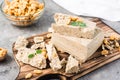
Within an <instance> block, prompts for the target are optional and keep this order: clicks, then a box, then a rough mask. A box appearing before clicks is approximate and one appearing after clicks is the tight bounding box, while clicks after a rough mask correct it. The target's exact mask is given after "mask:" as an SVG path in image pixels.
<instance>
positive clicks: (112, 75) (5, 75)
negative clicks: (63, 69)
mask: <svg viewBox="0 0 120 80" xmlns="http://www.w3.org/2000/svg"><path fill="white" fill-rule="evenodd" d="M2 1H3V0H0V3H1V2H2ZM45 3H46V9H45V12H44V14H43V16H42V17H41V18H40V19H39V22H38V23H37V24H35V25H32V26H30V27H26V28H19V27H15V26H13V25H11V24H10V23H9V21H7V20H6V19H5V18H4V16H3V15H2V14H1V12H0V34H1V37H0V47H4V48H7V49H8V55H7V57H6V60H5V61H3V62H0V80H15V78H16V77H17V75H18V73H19V67H18V65H17V64H16V62H15V60H14V58H13V56H12V55H13V53H12V44H13V42H14V41H15V40H16V39H17V37H18V36H25V37H28V36H31V35H35V34H40V33H43V32H47V30H48V28H49V27H50V25H51V23H52V22H54V21H53V15H54V13H56V12H61V13H67V14H72V13H70V12H68V11H67V10H64V9H63V8H61V7H60V6H58V5H57V4H55V3H54V2H53V1H52V0H45ZM78 80H120V59H119V60H116V61H114V62H112V63H110V64H108V65H105V66H104V67H102V68H99V69H97V70H95V71H93V72H91V73H89V74H87V75H85V76H83V77H81V78H79V79H78Z"/></svg>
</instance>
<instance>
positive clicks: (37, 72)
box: [33, 70, 42, 74]
mask: <svg viewBox="0 0 120 80" xmlns="http://www.w3.org/2000/svg"><path fill="white" fill-rule="evenodd" d="M33 73H35V74H41V73H42V71H41V70H34V71H33Z"/></svg>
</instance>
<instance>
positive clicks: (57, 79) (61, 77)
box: [37, 74, 71, 80]
mask: <svg viewBox="0 0 120 80" xmlns="http://www.w3.org/2000/svg"><path fill="white" fill-rule="evenodd" d="M48 79H50V80H52V79H55V80H71V78H69V77H66V76H64V75H61V74H46V75H44V76H41V77H39V78H38V79H37V80H48Z"/></svg>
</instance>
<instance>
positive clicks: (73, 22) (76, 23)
mask: <svg viewBox="0 0 120 80" xmlns="http://www.w3.org/2000/svg"><path fill="white" fill-rule="evenodd" d="M70 25H72V26H80V27H86V24H85V23H84V22H79V21H71V22H70Z"/></svg>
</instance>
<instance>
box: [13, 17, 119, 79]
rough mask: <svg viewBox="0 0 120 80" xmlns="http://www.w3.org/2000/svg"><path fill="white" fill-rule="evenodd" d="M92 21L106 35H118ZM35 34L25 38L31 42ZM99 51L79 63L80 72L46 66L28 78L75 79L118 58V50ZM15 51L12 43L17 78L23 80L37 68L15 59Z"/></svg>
mask: <svg viewBox="0 0 120 80" xmlns="http://www.w3.org/2000/svg"><path fill="white" fill-rule="evenodd" d="M92 21H94V22H96V23H97V26H98V27H99V28H101V29H103V31H104V33H105V35H106V36H109V35H111V34H114V35H116V36H120V35H119V34H118V33H116V32H115V31H114V30H112V29H111V28H109V27H108V26H107V25H105V24H104V23H102V22H101V21H100V20H99V19H97V18H94V19H93V20H92ZM48 33H49V32H47V33H43V34H40V35H36V36H44V37H45V36H46V35H47V34H48ZM36 36H32V37H29V38H27V39H28V40H29V41H30V42H31V43H32V42H33V38H34V37H36ZM100 51H101V49H98V50H97V51H96V52H95V54H94V55H93V56H91V58H89V59H88V60H87V61H86V62H85V63H83V64H82V65H81V68H80V72H79V73H77V74H65V73H63V72H55V71H52V69H51V68H49V67H48V68H46V69H44V70H42V71H43V73H42V74H39V75H33V77H32V78H31V79H29V80H36V79H37V80H49V79H50V78H53V79H58V78H59V79H58V80H75V79H77V78H80V77H81V76H84V75H86V74H87V73H90V72H92V71H94V70H96V69H97V68H100V67H102V66H103V65H105V64H108V63H110V62H112V61H114V60H117V59H119V58H120V52H119V51H116V50H115V51H114V53H112V54H109V55H108V56H106V57H105V56H102V55H100ZM16 53H17V51H16V50H15V49H14V44H13V55H14V58H15V60H16V62H17V63H18V65H19V68H20V72H19V75H18V77H17V79H18V80H24V79H25V78H24V77H25V75H26V74H27V73H29V72H33V70H35V69H37V68H35V67H32V66H30V65H27V64H24V63H22V62H19V61H17V59H16V57H15V55H16ZM59 56H60V57H62V58H63V57H65V58H67V57H68V54H62V53H59Z"/></svg>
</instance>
